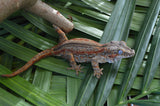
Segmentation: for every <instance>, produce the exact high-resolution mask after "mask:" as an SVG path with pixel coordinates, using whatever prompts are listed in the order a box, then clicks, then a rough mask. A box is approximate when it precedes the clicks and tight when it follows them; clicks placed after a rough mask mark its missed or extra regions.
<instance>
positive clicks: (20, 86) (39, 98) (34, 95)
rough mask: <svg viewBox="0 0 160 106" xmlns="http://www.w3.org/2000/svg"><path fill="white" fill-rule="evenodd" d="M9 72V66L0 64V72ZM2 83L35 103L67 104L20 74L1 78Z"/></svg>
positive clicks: (42, 104)
mask: <svg viewBox="0 0 160 106" xmlns="http://www.w3.org/2000/svg"><path fill="white" fill-rule="evenodd" d="M9 72H10V71H9V70H8V69H7V68H5V67H3V66H2V65H0V74H6V73H9ZM0 83H2V84H3V85H5V86H6V87H8V88H10V89H11V90H13V91H14V92H15V93H17V94H19V95H20V96H22V97H24V98H25V99H26V100H28V101H29V102H31V103H33V104H35V105H39V106H44V105H52V106H55V105H56V106H57V105H65V103H64V102H61V101H60V100H58V99H57V98H56V97H55V96H51V95H49V94H48V93H46V92H44V91H42V90H40V89H38V88H36V87H34V86H33V85H31V84H30V83H29V82H27V81H26V80H24V79H23V78H21V77H19V76H16V77H14V78H0Z"/></svg>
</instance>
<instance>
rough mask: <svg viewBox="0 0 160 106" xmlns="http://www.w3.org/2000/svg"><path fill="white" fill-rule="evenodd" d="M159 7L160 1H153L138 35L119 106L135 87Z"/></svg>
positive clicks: (120, 95)
mask: <svg viewBox="0 0 160 106" xmlns="http://www.w3.org/2000/svg"><path fill="white" fill-rule="evenodd" d="M159 5H160V1H159V0H154V1H152V4H151V6H150V9H149V11H148V13H147V15H146V17H145V20H144V23H143V26H142V28H141V31H140V32H139V34H138V38H137V39H136V46H135V52H136V54H135V56H134V58H133V59H132V61H131V62H130V65H129V69H128V71H127V73H126V74H125V77H124V79H123V83H122V86H121V88H120V92H119V99H118V103H119V104H120V103H123V101H124V99H125V98H126V96H127V94H128V92H129V91H130V89H131V86H132V85H133V82H134V79H135V77H136V75H137V72H138V70H139V68H140V66H141V63H142V60H143V57H144V54H145V51H146V48H147V46H148V43H149V40H150V37H151V34H152V30H153V27H154V25H155V22H156V18H157V16H158V13H159V9H160V6H159Z"/></svg>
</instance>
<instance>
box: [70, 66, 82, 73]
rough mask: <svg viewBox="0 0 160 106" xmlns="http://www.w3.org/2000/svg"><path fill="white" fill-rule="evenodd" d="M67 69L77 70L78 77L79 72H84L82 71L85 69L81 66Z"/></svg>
mask: <svg viewBox="0 0 160 106" xmlns="http://www.w3.org/2000/svg"><path fill="white" fill-rule="evenodd" d="M67 69H69V70H76V74H77V75H78V74H79V72H83V71H81V69H83V67H81V65H75V66H72V67H69V68H67Z"/></svg>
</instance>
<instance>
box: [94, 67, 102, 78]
mask: <svg viewBox="0 0 160 106" xmlns="http://www.w3.org/2000/svg"><path fill="white" fill-rule="evenodd" d="M102 70H103V68H101V69H99V70H96V71H94V76H96V77H97V78H100V77H101V75H103V72H102Z"/></svg>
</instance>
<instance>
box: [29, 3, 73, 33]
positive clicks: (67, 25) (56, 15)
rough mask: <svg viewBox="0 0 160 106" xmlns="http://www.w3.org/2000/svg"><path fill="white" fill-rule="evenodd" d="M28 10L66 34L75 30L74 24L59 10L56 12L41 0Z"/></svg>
mask: <svg viewBox="0 0 160 106" xmlns="http://www.w3.org/2000/svg"><path fill="white" fill-rule="evenodd" d="M26 10H27V11H29V12H32V13H34V14H36V15H38V16H40V17H42V18H44V19H46V20H48V21H49V22H51V23H52V24H54V25H56V26H58V27H60V28H61V29H62V30H63V31H64V32H66V33H67V32H70V31H71V30H72V29H73V23H72V22H70V21H69V20H68V19H66V18H65V17H64V16H63V15H62V14H61V13H60V12H59V11H58V10H55V9H54V8H52V7H50V6H49V5H47V4H46V3H44V2H42V1H41V0H38V1H37V2H36V3H35V4H34V5H33V6H32V7H29V8H26Z"/></svg>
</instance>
